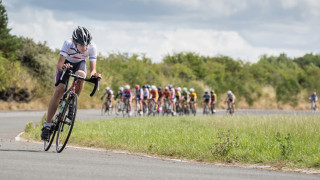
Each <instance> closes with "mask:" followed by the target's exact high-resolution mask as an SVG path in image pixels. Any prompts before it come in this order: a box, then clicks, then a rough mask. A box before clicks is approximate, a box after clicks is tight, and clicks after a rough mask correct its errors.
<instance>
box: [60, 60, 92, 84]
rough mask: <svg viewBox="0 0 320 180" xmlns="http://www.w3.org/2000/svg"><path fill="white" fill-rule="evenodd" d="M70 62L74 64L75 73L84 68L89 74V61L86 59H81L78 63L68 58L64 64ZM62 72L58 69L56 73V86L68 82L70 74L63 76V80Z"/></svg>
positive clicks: (73, 70)
mask: <svg viewBox="0 0 320 180" xmlns="http://www.w3.org/2000/svg"><path fill="white" fill-rule="evenodd" d="M67 63H70V64H71V65H72V68H70V70H72V72H73V73H76V72H77V71H78V70H82V71H84V72H85V73H86V74H87V63H86V61H80V62H78V63H71V62H69V61H67V60H65V62H64V64H67ZM61 73H62V72H60V71H59V70H57V74H56V81H55V86H58V85H59V84H60V83H62V84H67V80H68V76H63V78H62V80H61V79H60V77H61Z"/></svg>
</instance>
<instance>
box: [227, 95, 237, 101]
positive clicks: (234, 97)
mask: <svg viewBox="0 0 320 180" xmlns="http://www.w3.org/2000/svg"><path fill="white" fill-rule="evenodd" d="M227 99H228V100H229V101H230V102H232V101H235V100H236V96H235V95H234V94H229V95H227Z"/></svg>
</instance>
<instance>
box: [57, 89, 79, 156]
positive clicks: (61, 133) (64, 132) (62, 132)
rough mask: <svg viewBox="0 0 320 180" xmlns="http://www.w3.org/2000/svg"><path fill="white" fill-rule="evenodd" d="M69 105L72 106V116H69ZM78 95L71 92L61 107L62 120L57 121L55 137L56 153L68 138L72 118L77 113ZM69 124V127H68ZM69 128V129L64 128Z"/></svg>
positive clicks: (72, 123) (72, 121)
mask: <svg viewBox="0 0 320 180" xmlns="http://www.w3.org/2000/svg"><path fill="white" fill-rule="evenodd" d="M70 105H72V107H73V113H72V117H69V110H70V108H69V107H70ZM77 105H78V96H77V94H75V93H71V94H70V96H69V98H68V101H67V103H66V105H65V107H64V109H63V113H62V117H63V120H62V121H59V127H58V133H57V138H56V150H57V152H58V153H60V152H62V151H63V149H64V148H65V147H66V145H67V143H68V140H69V138H70V135H71V132H72V129H73V125H74V120H75V118H76V114H77ZM68 126H69V127H68ZM66 128H69V129H66Z"/></svg>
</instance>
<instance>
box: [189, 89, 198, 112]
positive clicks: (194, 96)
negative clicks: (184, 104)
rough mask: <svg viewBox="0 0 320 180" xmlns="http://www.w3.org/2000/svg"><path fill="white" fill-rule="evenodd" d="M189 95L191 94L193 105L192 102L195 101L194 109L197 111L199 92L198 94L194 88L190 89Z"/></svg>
mask: <svg viewBox="0 0 320 180" xmlns="http://www.w3.org/2000/svg"><path fill="white" fill-rule="evenodd" d="M189 96H190V105H191V103H193V107H194V110H195V111H197V94H196V92H194V89H193V88H191V89H190V95H189ZM190 107H191V106H190ZM191 110H192V109H191Z"/></svg>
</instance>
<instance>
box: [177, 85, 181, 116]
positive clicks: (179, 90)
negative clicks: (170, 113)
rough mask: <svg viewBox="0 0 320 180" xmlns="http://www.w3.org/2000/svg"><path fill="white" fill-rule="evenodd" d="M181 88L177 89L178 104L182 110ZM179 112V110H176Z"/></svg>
mask: <svg viewBox="0 0 320 180" xmlns="http://www.w3.org/2000/svg"><path fill="white" fill-rule="evenodd" d="M181 97H182V96H181V87H177V90H176V101H177V102H176V103H177V105H178V109H179V110H180V109H181V106H180V102H181V99H182V98H181ZM176 111H177V109H176ZM177 113H178V112H177Z"/></svg>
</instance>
